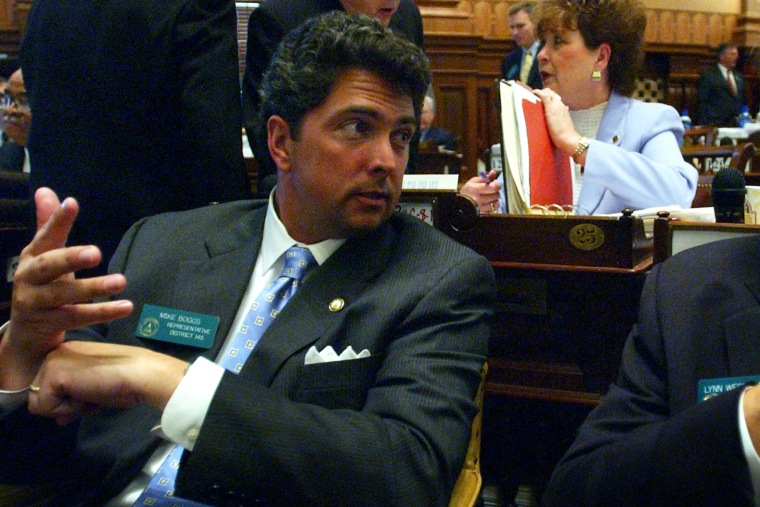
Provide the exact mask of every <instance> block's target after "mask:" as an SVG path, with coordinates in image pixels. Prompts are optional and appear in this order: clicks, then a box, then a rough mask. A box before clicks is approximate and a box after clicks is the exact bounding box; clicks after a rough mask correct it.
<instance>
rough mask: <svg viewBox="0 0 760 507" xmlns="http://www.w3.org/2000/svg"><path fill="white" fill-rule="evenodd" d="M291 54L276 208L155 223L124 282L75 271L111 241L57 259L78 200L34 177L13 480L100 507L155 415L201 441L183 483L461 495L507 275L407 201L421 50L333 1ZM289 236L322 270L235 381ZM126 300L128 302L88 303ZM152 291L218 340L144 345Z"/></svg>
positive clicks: (266, 114)
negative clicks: (342, 356) (235, 361)
mask: <svg viewBox="0 0 760 507" xmlns="http://www.w3.org/2000/svg"><path fill="white" fill-rule="evenodd" d="M278 55H279V56H278V57H277V59H276V60H275V61H273V63H272V66H271V67H270V72H268V73H267V74H266V78H265V80H264V82H263V83H262V97H263V101H262V107H261V112H260V119H261V121H262V122H264V125H265V128H266V130H267V132H268V141H269V148H270V152H271V155H272V158H273V159H274V161H275V162H276V163H277V167H278V170H279V174H278V177H279V182H278V185H277V187H276V190H275V192H274V193H273V195H272V197H271V198H270V201H269V203H268V205H264V206H261V205H260V204H259V203H256V202H249V201H244V202H237V203H228V204H218V205H216V206H210V207H207V208H201V209H198V210H192V211H187V212H183V213H172V214H165V215H159V216H157V217H152V218H148V219H145V220H142V221H140V222H139V223H138V224H136V225H135V226H134V227H133V228H132V229H131V230H130V231H129V233H128V234H127V235H126V236H125V238H124V240H123V241H122V243H121V245H120V247H119V250H118V252H117V254H116V255H115V257H114V259H113V261H112V263H111V267H110V271H111V273H112V274H110V275H108V276H105V277H99V278H94V279H76V280H75V279H73V278H72V277H71V276H70V274H71V271H76V270H78V269H80V268H83V267H89V266H92V265H94V264H95V263H97V261H98V260H99V257H100V256H99V254H98V251H97V249H96V248H95V247H93V246H77V247H68V248H63V249H61V248H60V247H61V246H62V243H63V241H64V238H65V235H66V232H67V230H68V228H69V227H70V225H71V223H72V222H73V220H74V218H75V216H76V213H77V209H78V208H77V204H76V201H75V200H73V199H67V200H65V201H64V202H63V206H59V205H58V201H57V198H56V197H55V196H54V195H53V194H52V193H51V192H50V191H49V190H47V189H41V190H40V191H38V193H37V196H36V199H37V205H38V215H39V221H40V223H45V224H46V225H45V226H44V227H43V228H42V229H41V230H40V231H39V232H38V234H37V236H36V237H35V239H34V240H33V242H32V244H31V245H30V246H29V248H27V249H25V251H24V253H23V254H22V257H21V262H20V264H19V268H18V271H17V275H16V281H15V286H14V305H13V307H12V311H11V320H10V323H9V324H8V326H7V327H6V329H5V334H4V335H3V336H2V340H0V387H2V388H3V389H6V390H18V389H23V388H24V387H25V386H30V384H31V387H29V389H30V390H31V392H30V393H29V394H28V395H27V393H26V392H25V391H23V392H21V393H20V394H18V395H17V394H11V393H9V392H7V391H6V394H5V396H6V398H7V397H14V396H20V397H21V402H22V403H23V401H24V400H25V399H26V398H27V396H28V410H27V408H25V407H20V408H17V409H15V410H14V411H12V412H11V413H10V414H8V415H6V416H5V417H3V418H0V435H2V441H3V445H2V446H0V482H5V483H8V482H9V481H13V482H15V483H28V484H33V485H35V487H40V486H43V485H45V484H50V483H52V482H58V483H60V484H61V485H62V486H65V488H61V489H62V491H64V492H65V494H62V495H61V496H59V497H56V500H57V503H55V505H77V504H78V503H80V502H84V501H87V502H90V503H91V504H96V505H102V504H103V503H104V501H105V499H107V498H109V497H111V496H113V495H118V493H119V491H120V490H121V489H122V488H124V487H125V486H128V483H129V482H130V480H132V479H133V478H135V476H136V475H138V476H139V475H140V473H139V472H140V469H141V467H142V466H143V464H144V463H145V462H146V460H148V458H149V457H150V456H151V453H152V452H154V450H155V449H156V446H157V445H158V444H159V439H157V438H155V437H151V436H150V429H151V428H152V427H153V426H154V425H155V424H157V423H158V421H159V420H160V421H161V424H162V427H161V429H162V432H163V434H164V435H166V436H167V438H168V439H169V440H170V441H171V442H177V443H181V444H182V445H183V446H184V447H185V449H186V451H185V452H184V454H183V458H182V461H181V464H180V466H179V474H178V476H177V490H176V493H177V495H178V496H179V497H188V498H191V499H193V500H195V501H198V502H203V503H210V504H214V505H216V504H224V505H228V504H234V505H240V504H243V505H252V504H254V503H256V504H258V503H261V504H263V505H287V506H291V505H325V506H340V505H346V506H348V505H362V506H373V505H374V506H402V505H403V506H408V505H414V506H446V505H447V504H448V501H449V497H450V495H451V491H452V487H453V485H454V481H455V480H456V478H457V476H458V474H459V471H460V468H461V466H462V464H463V462H464V457H465V452H466V449H467V445H468V442H469V438H470V425H471V422H472V418H473V416H474V415H475V413H476V405H475V403H474V399H475V393H476V390H477V387H478V384H479V381H480V378H479V377H480V373H479V372H480V368H481V367H482V365H483V363H484V361H485V358H486V348H487V342H488V337H489V334H490V327H489V319H490V316H491V315H492V303H493V294H494V292H495V287H494V278H493V271H492V270H491V268H490V265H489V263H488V261H487V260H486V259H485V258H483V257H481V256H479V255H476V254H475V253H474V252H472V251H471V250H469V249H467V248H466V247H464V246H462V245H460V244H458V243H456V242H454V241H452V240H451V239H450V238H448V237H446V236H444V235H443V234H441V233H440V232H439V231H437V230H436V229H434V228H432V227H430V226H429V225H427V224H424V223H423V222H421V221H419V220H417V219H415V218H413V217H411V216H409V215H405V214H401V213H398V212H395V211H394V210H395V207H396V204H397V202H398V200H399V196H400V193H401V181H402V178H403V173H404V168H405V167H406V162H407V158H408V152H409V144H410V142H411V139H412V136H413V134H414V131H415V130H416V125H417V123H418V120H419V114H420V111H421V107H422V99H423V96H424V94H425V91H426V90H427V87H428V84H429V79H430V73H429V71H428V68H427V60H426V58H425V56H424V53H423V52H422V50H420V49H419V48H418V47H416V46H415V45H414V44H412V43H410V42H409V41H407V40H405V39H403V38H402V37H399V36H397V35H395V34H393V33H392V32H391V31H390V30H387V29H385V28H384V27H383V26H382V25H381V24H380V23H379V22H378V21H377V20H373V19H371V18H369V17H367V16H358V15H353V16H349V15H346V14H345V13H339V12H334V13H330V14H327V15H325V16H323V17H318V18H313V19H312V20H310V21H309V22H307V23H306V24H305V25H303V26H302V27H301V28H300V29H299V30H297V31H295V32H293V33H291V34H290V35H289V36H287V37H286V38H285V39H284V41H283V45H282V46H281V48H280V51H279V53H278ZM294 244H297V245H300V246H302V247H307V248H308V249H309V250H310V251H311V252H312V254H313V256H314V257H315V258H316V260H317V263H318V264H319V266H318V267H315V268H314V269H313V271H312V272H311V274H309V275H307V277H306V278H305V281H304V282H303V284H302V288H300V289H299V291H298V292H296V294H295V296H294V297H293V298H292V299H290V301H289V302H288V304H287V306H285V307H284V309H282V311H281V312H280V313H279V314H278V316H277V318H276V320H274V322H273V323H272V324H271V326H269V327H268V328H267V330H266V332H265V333H264V334H263V335H262V336H261V339H260V341H259V342H258V345H256V346H255V348H254V349H253V350H252V352H251V355H250V357H249V358H248V360H247V361H246V362H245V363H244V365H243V366H242V367H241V369H240V372H239V374H234V373H232V372H230V371H225V370H224V369H223V368H221V366H219V365H217V364H214V363H213V362H212V361H213V360H214V358H217V356H218V355H219V353H220V351H223V350H225V349H226V343H225V340H226V339H227V338H228V336H229V337H232V336H233V335H234V334H236V332H238V330H240V332H243V331H244V330H243V329H242V327H241V326H240V322H241V321H242V317H243V316H244V315H245V314H246V313H247V311H248V308H249V307H250V306H251V301H253V297H255V295H256V294H258V292H259V290H258V289H259V288H261V287H264V286H265V284H266V283H267V282H268V281H270V280H272V279H274V278H276V276H277V273H279V272H280V270H281V268H282V265H283V263H284V252H285V251H286V249H288V248H289V247H291V246H292V245H294ZM127 282H128V285H127ZM116 294H120V297H124V298H125V299H118V300H116V299H109V300H107V301H105V302H98V303H95V304H90V303H88V302H89V301H90V300H92V299H93V298H99V297H104V296H113V295H116ZM148 304H152V305H158V306H160V307H163V308H167V309H166V310H165V311H166V312H167V313H168V314H169V315H174V314H180V315H187V312H193V315H196V316H197V315H198V314H201V315H204V316H216V317H218V318H219V323H218V326H217V331H216V332H215V334H214V333H212V334H211V336H212V337H213V343H210V344H208V345H209V346H210V349H208V350H204V349H201V348H198V347H194V346H192V345H178V344H174V343H167V342H163V341H156V340H151V339H146V338H138V337H136V335H135V333H136V332H137V330H138V327H140V329H142V326H141V324H144V323H147V322H148V321H147V320H143V318H142V317H140V316H139V314H140V313H141V312H144V311H146V308H145V305H148ZM133 309H134V310H135V311H133ZM98 322H102V323H103V324H101V325H99V326H95V327H89V328H85V329H81V328H80V326H83V325H92V324H96V323H98ZM231 330H232V331H231ZM64 331H67V332H66V337H65V338H66V342H64V343H62V340H63V339H64V333H63V332H64ZM328 346H330V347H332V348H333V349H334V350H335V352H336V353H341V352H343V351H346V350H347V349H348V347H352V348H353V349H354V350H355V351H356V352H357V353H358V352H359V351H363V350H365V349H366V351H367V353H366V354H360V356H362V355H367V354H368V357H363V358H357V359H353V360H343V361H337V362H327V363H323V364H309V363H306V356H307V351H309V350H310V349H311V348H315V349H316V351H320V352H324V351H325V350H326V349H327V347H328ZM209 359H211V360H209ZM188 365H190V366H189V367H188ZM9 401H12V400H9ZM105 406H112V407H115V408H106V407H105ZM95 407H101V409H100V411H99V412H97V413H95V414H93V415H85V416H84V417H83V418H82V420H81V422H78V423H76V422H72V423H71V424H69V425H67V426H64V427H56V425H55V424H54V423H53V422H52V421H49V422H48V421H47V420H45V419H42V418H40V417H39V416H36V415H33V413H34V414H40V415H44V416H49V417H52V418H55V419H56V420H57V421H58V422H61V423H63V422H70V421H72V420H74V419H76V418H77V417H79V416H80V415H82V414H83V413H87V412H92V409H93V408H95ZM119 407H121V408H119ZM22 428H23V431H22ZM171 442H170V443H169V446H170V447H171V446H172V443H171ZM40 449H44V452H42V453H40V452H38V450H40ZM159 461H160V460H159Z"/></svg>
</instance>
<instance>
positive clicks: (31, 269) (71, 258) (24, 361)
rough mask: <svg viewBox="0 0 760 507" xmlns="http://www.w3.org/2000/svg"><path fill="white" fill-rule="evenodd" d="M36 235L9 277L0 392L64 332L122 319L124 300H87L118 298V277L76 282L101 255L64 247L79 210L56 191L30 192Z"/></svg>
mask: <svg viewBox="0 0 760 507" xmlns="http://www.w3.org/2000/svg"><path fill="white" fill-rule="evenodd" d="M35 205H36V207H37V233H36V235H35V236H34V239H32V242H31V243H30V244H29V245H27V246H26V247H25V248H24V250H23V251H22V252H21V257H20V261H19V265H18V268H17V270H16V273H15V275H14V278H13V297H12V306H11V320H10V323H9V325H8V326H7V328H6V331H5V333H4V335H3V336H2V338H1V339H0V388H2V389H9V390H10V389H19V388H22V387H25V386H26V385H28V384H29V383H30V382H31V380H32V379H33V378H34V376H35V375H36V372H37V370H38V369H39V367H40V365H41V364H42V361H43V360H44V358H45V355H46V354H47V353H48V352H50V351H51V350H53V349H54V348H56V347H57V346H59V345H60V344H61V343H62V342H63V336H64V333H65V331H67V330H69V329H74V328H77V327H81V326H86V325H90V324H95V323H98V322H107V321H111V320H115V319H119V318H123V317H126V316H127V315H129V314H130V313H131V312H132V310H133V305H132V303H131V302H129V301H124V300H121V301H119V300H116V301H109V302H102V303H92V302H91V301H92V300H94V299H96V298H100V297H104V296H111V295H114V294H118V293H119V292H121V291H122V290H123V289H124V287H125V286H126V279H125V278H124V276H123V275H120V274H114V275H107V276H102V277H97V278H91V279H81V280H78V279H76V278H75V277H74V273H75V272H76V271H77V270H80V269H84V268H90V267H93V266H96V265H97V264H98V263H99V262H100V260H101V256H100V251H99V250H98V249H97V247H94V246H73V247H65V242H66V237H67V236H68V234H69V231H70V230H71V226H72V224H73V223H74V220H75V219H76V216H77V213H78V211H79V206H78V204H77V202H76V200H74V199H72V198H68V199H66V200H64V202H63V204H61V203H60V202H59V201H58V197H57V196H56V195H55V193H54V192H53V191H52V190H50V189H47V188H41V189H39V190H37V192H36V193H35Z"/></svg>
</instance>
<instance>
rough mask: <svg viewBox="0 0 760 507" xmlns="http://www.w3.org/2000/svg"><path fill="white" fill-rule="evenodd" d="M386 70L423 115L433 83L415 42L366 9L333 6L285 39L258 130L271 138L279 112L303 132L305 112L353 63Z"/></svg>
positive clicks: (266, 86)
mask: <svg viewBox="0 0 760 507" xmlns="http://www.w3.org/2000/svg"><path fill="white" fill-rule="evenodd" d="M357 68H358V69H362V70H366V71H369V72H373V73H375V74H377V75H379V76H382V78H383V79H385V80H386V81H387V82H388V83H390V84H391V85H392V86H394V87H396V88H397V89H398V91H399V93H403V94H405V95H408V96H409V97H411V98H412V102H413V104H414V114H415V116H416V118H417V120H418V121H419V117H420V114H421V111H422V100H423V98H424V96H425V92H426V91H427V89H428V85H429V83H430V70H429V69H428V61H427V57H425V54H424V53H423V52H422V50H421V49H420V48H419V47H417V46H416V45H415V44H413V43H412V42H409V41H408V40H407V39H405V38H404V37H402V36H400V35H395V34H393V32H392V31H391V30H389V29H387V28H385V27H384V26H383V25H382V24H381V23H380V22H379V21H378V20H376V19H374V18H370V17H369V16H364V15H361V14H346V13H345V12H342V11H333V12H329V13H327V14H323V15H322V16H319V17H316V18H312V19H310V20H309V21H307V22H306V23H304V24H303V25H301V26H300V27H298V28H296V29H295V30H293V31H292V32H290V33H289V34H288V35H287V36H286V37H285V38H284V39H283V40H282V42H281V43H280V46H279V48H278V50H277V52H276V53H275V55H274V57H273V58H272V61H271V63H270V64H269V68H268V69H267V71H266V73H265V74H264V78H263V81H262V83H261V92H260V93H261V108H260V109H259V116H258V122H257V126H256V135H257V138H258V140H259V142H261V143H262V144H261V146H266V144H267V120H268V119H269V118H270V117H271V116H273V115H277V116H280V117H282V118H283V119H284V120H285V121H286V122H287V123H288V125H289V126H290V132H291V137H292V138H294V139H297V138H298V135H299V131H300V126H301V122H302V120H303V118H304V116H305V115H306V114H307V113H308V112H309V111H311V110H312V109H314V108H315V107H318V106H319V105H320V104H322V103H323V102H324V101H325V100H326V99H327V96H328V95H329V94H330V92H331V91H332V88H333V85H334V83H335V82H336V80H337V79H338V77H339V76H340V75H341V74H342V73H343V72H344V71H346V70H348V69H357Z"/></svg>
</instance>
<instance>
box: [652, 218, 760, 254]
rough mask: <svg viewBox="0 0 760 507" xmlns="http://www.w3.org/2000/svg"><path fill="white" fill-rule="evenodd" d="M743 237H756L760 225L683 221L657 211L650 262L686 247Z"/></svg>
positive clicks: (759, 231)
mask: <svg viewBox="0 0 760 507" xmlns="http://www.w3.org/2000/svg"><path fill="white" fill-rule="evenodd" d="M746 234H760V225H756V224H752V225H750V224H728V223H712V222H684V221H681V220H678V219H674V218H670V216H669V213H668V212H667V211H661V212H660V213H658V216H657V218H655V219H654V229H653V236H654V253H653V256H652V262H653V263H654V264H657V263H660V262H662V261H664V260H665V259H667V258H668V257H670V256H672V255H675V254H677V253H678V252H681V251H683V250H686V249H688V248H692V247H695V246H699V245H704V244H706V243H710V242H712V241H718V240H721V239H729V238H737V237H741V236H744V235H746Z"/></svg>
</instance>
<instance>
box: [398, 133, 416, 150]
mask: <svg viewBox="0 0 760 507" xmlns="http://www.w3.org/2000/svg"><path fill="white" fill-rule="evenodd" d="M413 135H414V133H413V132H412V131H411V130H406V129H404V130H399V131H397V132H396V133H394V135H393V144H394V146H396V147H397V148H400V149H404V148H406V147H407V146H409V143H410V141H411V140H412V136H413Z"/></svg>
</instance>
